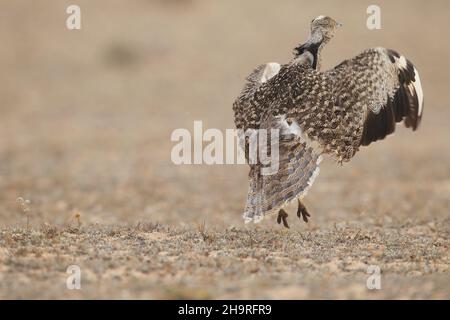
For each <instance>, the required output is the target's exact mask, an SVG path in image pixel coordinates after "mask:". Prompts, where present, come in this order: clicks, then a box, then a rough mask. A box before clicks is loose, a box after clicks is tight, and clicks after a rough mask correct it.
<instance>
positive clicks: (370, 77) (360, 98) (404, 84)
mask: <svg viewBox="0 0 450 320" xmlns="http://www.w3.org/2000/svg"><path fill="white" fill-rule="evenodd" d="M326 74H327V77H328V78H329V79H330V80H329V81H330V82H332V83H333V87H334V88H335V89H334V90H333V96H334V97H335V100H336V101H337V102H338V103H339V104H341V105H343V106H344V108H345V110H348V111H347V112H349V118H350V119H352V118H353V119H356V121H354V122H358V121H361V122H362V123H361V127H362V129H363V130H362V132H361V137H360V139H359V145H363V146H367V145H369V144H370V143H372V142H374V141H377V140H380V139H384V138H385V137H386V136H387V135H389V134H391V133H393V132H394V131H395V127H396V123H399V122H403V123H404V125H405V126H406V127H407V128H412V129H413V130H416V129H417V127H418V125H419V123H420V120H421V117H422V112H423V91H422V85H421V82H420V77H419V73H418V71H417V69H416V68H415V67H414V66H413V64H412V63H411V62H410V61H409V60H407V59H406V58H405V57H404V56H402V55H400V54H398V53H397V52H395V51H393V50H388V49H384V48H376V49H370V50H366V51H364V52H363V53H361V54H359V55H358V56H356V57H354V58H352V59H350V60H346V61H344V62H342V63H341V64H340V65H338V66H337V67H335V68H334V69H333V70H330V71H328V72H326ZM351 112H352V113H353V116H352V115H351ZM358 113H359V116H358ZM356 147H357V146H355V148H356Z"/></svg>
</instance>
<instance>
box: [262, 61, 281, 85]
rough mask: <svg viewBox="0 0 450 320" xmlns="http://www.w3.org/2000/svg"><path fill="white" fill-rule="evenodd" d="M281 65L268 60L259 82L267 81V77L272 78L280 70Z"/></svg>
mask: <svg viewBox="0 0 450 320" xmlns="http://www.w3.org/2000/svg"><path fill="white" fill-rule="evenodd" d="M280 69H281V65H280V64H279V63H276V62H269V63H268V64H267V65H266V68H265V69H264V72H263V75H262V77H261V83H264V82H267V81H268V80H269V79H271V78H273V77H274V76H276V75H277V74H278V72H280Z"/></svg>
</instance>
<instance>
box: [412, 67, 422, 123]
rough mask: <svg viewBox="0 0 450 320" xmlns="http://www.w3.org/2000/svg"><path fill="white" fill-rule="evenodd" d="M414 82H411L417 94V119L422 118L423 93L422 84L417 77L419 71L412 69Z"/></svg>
mask: <svg viewBox="0 0 450 320" xmlns="http://www.w3.org/2000/svg"><path fill="white" fill-rule="evenodd" d="M414 79H415V80H414V81H413V82H412V85H413V86H414V89H415V90H416V93H417V99H418V100H419V112H418V113H419V117H421V116H422V110H423V91H422V83H421V82H420V77H419V71H417V69H416V68H414Z"/></svg>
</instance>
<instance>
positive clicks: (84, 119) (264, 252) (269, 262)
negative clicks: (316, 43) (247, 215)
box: [0, 0, 450, 299]
mask: <svg viewBox="0 0 450 320" xmlns="http://www.w3.org/2000/svg"><path fill="white" fill-rule="evenodd" d="M77 2H78V3H79V5H80V6H81V10H82V30H79V31H69V30H67V29H66V27H65V19H66V17H67V14H66V13H65V10H66V7H67V6H68V5H69V4H72V2H69V1H52V0H46V1H39V4H38V3H37V2H36V3H35V2H30V1H25V0H22V1H17V0H14V1H13V0H10V1H9V0H8V1H2V4H1V5H0V7H1V10H0V39H2V46H1V48H0V68H1V70H2V76H1V77H0V111H1V117H0V136H1V137H2V138H1V139H0V298H33V299H36V298H58V299H60V298H287V299H308V298H388V299H390V298H404V299H408V298H414V299H417V298H443V299H449V298H450V292H449V290H448V288H449V287H450V277H449V263H450V261H449V260H450V255H449V246H450V242H449V231H450V148H449V144H450V126H449V125H448V123H449V120H450V103H449V102H448V94H447V93H448V88H449V86H450V80H449V77H448V75H449V71H450V60H449V59H448V57H449V56H450V45H449V44H448V41H443V40H442V39H443V38H442V34H443V33H445V32H447V30H448V29H449V28H450V22H449V21H448V12H449V10H450V4H449V3H448V1H429V2H426V3H425V2H423V3H422V1H417V2H416V1H396V2H395V3H392V2H387V1H386V2H385V1H379V5H380V6H381V10H382V29H381V30H374V31H370V30H368V29H367V28H366V22H365V21H366V18H367V14H366V8H367V6H368V5H369V4H371V2H367V3H366V2H365V1H355V2H352V1H346V2H345V5H342V4H339V5H337V4H336V3H335V2H331V1H330V2H326V1H317V2H314V3H310V2H304V3H302V2H301V1H283V4H281V3H280V4H276V5H275V3H274V2H273V1H246V2H245V3H242V1H237V0H236V1H234V0H233V1H200V0H190V1H188V0H184V1H183V0H171V1H162V0H161V1H157V0H153V1H151V0H145V1H144V0H139V1H138V0H134V1H118V0H117V1H112V0H111V1H108V5H107V6H106V5H105V4H104V3H103V2H96V1H95V2H93V1H87V0H85V1H77ZM306 3H308V5H306ZM319 14H327V15H330V16H332V17H335V19H336V20H338V21H341V22H342V23H344V27H343V28H342V30H341V31H339V32H338V34H337V36H336V38H335V39H333V41H332V42H331V43H330V44H329V45H328V47H327V48H326V49H325V51H324V66H323V67H324V68H329V67H332V66H333V65H336V64H337V63H339V62H340V61H342V60H343V59H345V58H348V57H351V56H353V55H355V54H357V53H358V52H360V51H361V50H363V49H365V48H368V47H374V46H384V47H388V48H394V49H396V50H397V51H399V52H401V53H403V54H405V55H406V56H407V57H408V58H410V59H411V60H412V61H413V62H414V64H415V65H416V66H417V68H418V69H419V71H420V73H421V78H422V83H423V87H424V91H425V111H424V118H423V121H422V124H421V127H420V129H419V130H418V131H417V132H410V131H408V130H406V129H404V128H400V127H399V128H398V130H397V132H396V134H395V135H394V136H390V137H389V138H388V139H386V140H385V141H382V142H378V143H376V144H373V145H371V146H370V148H367V149H366V148H363V150H362V151H361V152H360V153H358V154H357V156H356V157H355V158H354V159H353V161H352V162H351V163H349V164H346V165H344V166H342V167H340V166H337V165H336V164H334V163H333V162H332V161H331V160H328V161H327V160H325V161H324V163H323V165H322V166H321V174H320V175H319V177H318V178H317V180H316V183H315V184H314V186H313V188H312V189H311V191H310V192H309V194H308V197H307V198H306V200H305V203H306V205H307V206H308V208H309V209H310V211H311V213H312V217H311V221H310V223H308V224H305V223H303V222H301V221H299V220H298V219H297V218H296V217H295V214H294V212H293V211H292V210H291V211H290V212H291V215H290V218H289V221H290V224H291V229H290V230H284V229H282V228H281V227H280V226H278V225H276V223H275V218H274V217H269V218H267V219H266V220H264V221H263V222H262V223H260V224H258V225H256V226H255V225H244V223H243V221H242V219H241V213H242V210H243V206H244V201H245V197H246V192H247V171H248V168H247V167H246V166H245V165H214V166H207V165H195V166H194V165H191V166H189V165H185V166H175V165H174V164H173V163H172V162H171V159H170V153H171V149H172V147H173V146H174V143H173V142H171V141H170V135H171V132H172V131H173V130H174V129H176V128H187V129H188V130H190V131H192V130H193V121H194V120H202V121H203V123H204V127H205V128H219V129H225V128H233V116H232V110H231V104H232V101H233V100H234V98H235V97H236V95H237V94H238V93H239V91H240V89H241V86H242V84H243V80H244V78H245V77H246V75H247V74H248V73H249V72H250V71H251V70H252V69H253V67H255V66H256V65H258V64H260V63H265V62H269V61H278V62H285V61H288V60H289V59H290V57H291V50H292V48H293V47H294V46H296V45H297V44H298V43H300V42H302V41H303V40H304V39H305V38H306V37H307V35H308V26H309V22H310V21H311V19H312V18H313V17H315V16H317V15H319ZM19 197H22V198H23V199H28V200H29V201H30V204H27V205H26V207H27V208H28V211H26V212H24V210H23V209H24V208H23V207H22V208H21V207H20V206H18V203H17V198H19ZM27 221H28V223H27ZM27 224H28V226H27ZM73 264H75V265H78V266H80V268H81V272H82V281H81V283H82V284H81V285H82V288H81V290H68V289H67V288H66V278H67V276H68V274H66V269H67V267H68V266H69V265H73ZM369 265H377V266H379V267H380V269H381V272H382V275H381V283H382V287H381V289H380V290H368V289H367V287H366V280H367V277H368V276H369V275H368V274H367V267H368V266H369Z"/></svg>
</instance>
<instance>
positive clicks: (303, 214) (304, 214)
mask: <svg viewBox="0 0 450 320" xmlns="http://www.w3.org/2000/svg"><path fill="white" fill-rule="evenodd" d="M297 217H298V218H299V219H300V218H303V221H305V222H306V223H308V217H311V215H310V214H309V212H308V210H306V207H305V206H304V205H303V204H302V203H301V202H300V201H299V202H298V209H297Z"/></svg>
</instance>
